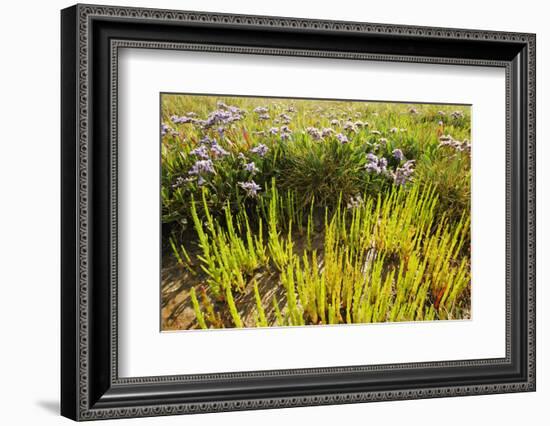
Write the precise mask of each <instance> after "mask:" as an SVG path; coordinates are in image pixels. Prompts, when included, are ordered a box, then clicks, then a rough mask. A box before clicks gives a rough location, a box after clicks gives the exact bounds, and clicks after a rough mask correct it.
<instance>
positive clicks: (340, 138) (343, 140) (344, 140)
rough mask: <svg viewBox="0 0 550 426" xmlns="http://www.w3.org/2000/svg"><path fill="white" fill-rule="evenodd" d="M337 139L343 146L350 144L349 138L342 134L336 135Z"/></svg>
mask: <svg viewBox="0 0 550 426" xmlns="http://www.w3.org/2000/svg"><path fill="white" fill-rule="evenodd" d="M336 139H338V142H340V143H341V144H342V145H343V144H346V143H349V139H348V137H347V136H346V135H344V134H342V133H338V134H337V135H336Z"/></svg>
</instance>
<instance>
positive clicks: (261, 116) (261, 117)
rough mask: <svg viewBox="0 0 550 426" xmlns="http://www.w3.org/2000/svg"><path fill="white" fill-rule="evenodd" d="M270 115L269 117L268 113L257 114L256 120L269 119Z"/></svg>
mask: <svg viewBox="0 0 550 426" xmlns="http://www.w3.org/2000/svg"><path fill="white" fill-rule="evenodd" d="M269 119H270V117H269V114H260V115H259V116H258V120H269Z"/></svg>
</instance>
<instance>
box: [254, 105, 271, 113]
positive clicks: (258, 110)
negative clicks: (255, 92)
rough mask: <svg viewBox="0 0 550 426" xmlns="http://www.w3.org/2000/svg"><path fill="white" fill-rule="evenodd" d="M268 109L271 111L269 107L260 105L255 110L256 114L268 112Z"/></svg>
mask: <svg viewBox="0 0 550 426" xmlns="http://www.w3.org/2000/svg"><path fill="white" fill-rule="evenodd" d="M268 111H269V109H268V108H267V107H262V106H259V107H256V108H254V112H255V113H256V114H267V112H268Z"/></svg>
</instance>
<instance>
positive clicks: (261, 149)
mask: <svg viewBox="0 0 550 426" xmlns="http://www.w3.org/2000/svg"><path fill="white" fill-rule="evenodd" d="M267 151H269V148H268V147H267V146H265V145H264V144H263V143H261V144H259V145H258V146H255V147H254V148H252V149H251V150H250V152H252V153H254V154H258V155H259V156H260V157H263V156H265V155H266V154H267Z"/></svg>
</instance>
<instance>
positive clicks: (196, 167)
mask: <svg viewBox="0 0 550 426" xmlns="http://www.w3.org/2000/svg"><path fill="white" fill-rule="evenodd" d="M204 173H212V174H215V173H216V170H214V163H212V160H197V161H196V162H195V164H193V167H192V168H191V170H189V174H190V175H202V174H204Z"/></svg>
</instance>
